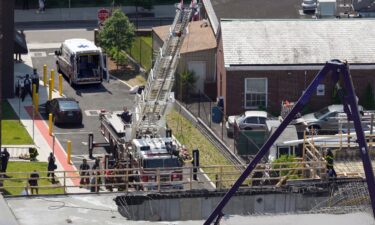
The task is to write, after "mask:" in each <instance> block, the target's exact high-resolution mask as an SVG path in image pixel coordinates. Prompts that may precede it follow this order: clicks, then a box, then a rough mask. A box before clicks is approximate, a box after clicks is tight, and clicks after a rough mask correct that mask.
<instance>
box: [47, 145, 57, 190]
mask: <svg viewBox="0 0 375 225" xmlns="http://www.w3.org/2000/svg"><path fill="white" fill-rule="evenodd" d="M56 168H57V166H56V159H55V156H54V155H53V153H52V152H51V153H50V154H49V157H48V168H47V169H48V173H47V177H50V176H51V178H52V179H51V182H52V184H54V183H55V182H56V181H55V173H54V171H55V169H56Z"/></svg>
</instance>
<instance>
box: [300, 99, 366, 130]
mask: <svg viewBox="0 0 375 225" xmlns="http://www.w3.org/2000/svg"><path fill="white" fill-rule="evenodd" d="M358 110H359V111H363V107H362V106H358ZM343 112H344V106H343V105H330V106H327V107H325V108H323V109H321V110H319V111H317V112H314V113H309V114H306V115H303V116H302V117H300V118H298V119H297V120H296V123H297V124H298V123H305V125H306V126H307V127H308V128H310V129H311V128H313V129H314V130H315V132H314V133H318V132H319V131H321V130H325V131H338V128H339V116H338V114H339V113H343Z"/></svg>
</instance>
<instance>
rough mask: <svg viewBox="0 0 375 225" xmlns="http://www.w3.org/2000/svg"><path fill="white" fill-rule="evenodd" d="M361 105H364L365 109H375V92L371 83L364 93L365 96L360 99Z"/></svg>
mask: <svg viewBox="0 0 375 225" xmlns="http://www.w3.org/2000/svg"><path fill="white" fill-rule="evenodd" d="M359 104H360V105H362V106H363V107H364V108H365V109H369V110H374V109H375V99H374V92H373V90H372V85H371V84H370V83H369V84H367V87H366V89H365V92H363V95H362V96H361V98H360V99H359Z"/></svg>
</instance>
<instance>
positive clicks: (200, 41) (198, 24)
mask: <svg viewBox="0 0 375 225" xmlns="http://www.w3.org/2000/svg"><path fill="white" fill-rule="evenodd" d="M169 28H170V25H167V26H160V27H153V28H152V31H153V32H154V33H155V34H156V35H157V36H158V37H159V38H160V39H161V40H163V41H165V40H166V39H167V37H168V34H169ZM188 29H189V33H188V34H187V35H186V36H185V39H184V43H183V44H182V48H181V51H180V53H181V54H183V53H190V52H197V51H203V50H208V49H213V48H216V39H215V35H214V33H213V31H212V29H211V26H210V24H209V23H207V22H205V21H193V22H190V24H189V26H188Z"/></svg>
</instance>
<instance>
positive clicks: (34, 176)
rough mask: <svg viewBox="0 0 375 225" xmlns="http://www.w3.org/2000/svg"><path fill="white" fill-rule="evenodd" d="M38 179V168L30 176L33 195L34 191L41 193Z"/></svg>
mask: <svg viewBox="0 0 375 225" xmlns="http://www.w3.org/2000/svg"><path fill="white" fill-rule="evenodd" d="M38 180H39V173H38V172H37V171H36V170H34V172H32V173H31V174H30V178H29V185H30V189H31V194H32V195H33V194H34V191H35V193H36V194H37V195H38V194H39V191H38Z"/></svg>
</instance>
